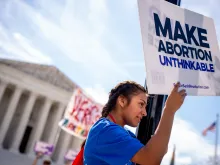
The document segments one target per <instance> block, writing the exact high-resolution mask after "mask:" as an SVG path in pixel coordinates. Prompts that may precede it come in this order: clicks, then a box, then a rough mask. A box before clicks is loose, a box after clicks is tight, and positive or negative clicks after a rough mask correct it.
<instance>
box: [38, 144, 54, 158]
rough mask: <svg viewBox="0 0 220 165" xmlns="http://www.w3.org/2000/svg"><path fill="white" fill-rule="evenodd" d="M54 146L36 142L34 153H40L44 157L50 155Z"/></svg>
mask: <svg viewBox="0 0 220 165" xmlns="http://www.w3.org/2000/svg"><path fill="white" fill-rule="evenodd" d="M53 150H54V146H53V145H52V144H48V143H46V142H42V141H38V142H36V143H35V146H34V151H35V152H36V153H37V152H41V153H42V154H44V155H51V154H52V153H53Z"/></svg>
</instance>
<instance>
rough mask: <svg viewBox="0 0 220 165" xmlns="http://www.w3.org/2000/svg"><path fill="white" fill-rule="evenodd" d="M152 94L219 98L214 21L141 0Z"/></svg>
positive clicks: (162, 2) (162, 3) (219, 54)
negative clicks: (175, 90)
mask: <svg viewBox="0 0 220 165" xmlns="http://www.w3.org/2000/svg"><path fill="white" fill-rule="evenodd" d="M138 8H139V16H140V25H141V34H142V40H143V49H144V57H145V67H146V80H147V88H148V92H149V94H169V93H170V90H171V89H172V87H173V84H174V83H176V82H178V81H179V82H180V83H181V88H184V89H186V91H187V94H188V95H194V96H196V95H205V96H208V95H220V52H219V47H218V41H217V37H216V31H215V26H214V22H213V19H211V18H209V17H206V16H203V15H201V14H198V13H195V12H192V11H189V10H186V9H183V8H181V7H179V6H176V5H173V4H171V3H169V2H166V1H165V0H138Z"/></svg>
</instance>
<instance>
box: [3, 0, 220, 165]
mask: <svg viewBox="0 0 220 165" xmlns="http://www.w3.org/2000/svg"><path fill="white" fill-rule="evenodd" d="M181 7H182V8H187V9H189V10H192V11H195V12H198V13H201V14H203V15H205V16H208V17H212V18H213V20H214V22H215V28H216V31H217V36H218V39H219V40H218V41H220V20H219V19H218V16H219V15H220V10H219V7H220V1H219V0H209V1H205V0H193V1H191V0H183V1H182V4H181ZM0 8H1V10H0V57H1V58H6V59H14V60H21V61H28V62H34V63H40V64H48V65H54V66H56V67H57V68H58V69H60V70H61V71H62V72H63V73H64V74H66V75H67V76H68V77H69V78H70V79H71V80H73V81H74V82H75V83H77V84H78V85H79V86H80V87H82V88H83V89H84V90H85V91H86V92H87V93H88V94H89V95H91V96H92V97H93V98H94V99H95V100H96V101H98V102H100V103H103V104H104V103H105V102H106V100H107V97H108V92H109V91H110V90H111V88H112V87H114V86H115V85H116V84H117V83H118V82H120V81H124V80H134V81H136V82H138V83H140V84H142V85H144V81H145V73H146V72H145V65H144V55H143V48H142V38H141V32H140V23H139V15H138V8H137V2H136V0H120V1H119V0H111V1H110V0H90V1H89V0H85V1H77V0H62V1H61V0H47V1H45V0H20V1H19V0H2V1H0ZM219 43H220V42H219ZM219 109H220V97H211V96H209V97H207V96H203V97H202V96H187V98H186V100H185V102H184V105H183V106H182V107H181V108H180V110H179V111H178V112H177V114H176V117H175V122H174V126H173V130H172V135H171V140H170V143H169V150H168V153H167V154H166V156H165V157H164V160H163V163H162V165H167V164H169V162H170V158H171V154H172V149H173V145H174V144H175V145H176V165H196V164H199V163H201V162H204V161H205V160H206V159H208V157H209V156H212V155H213V154H214V140H215V134H214V133H208V135H207V136H206V137H203V136H202V135H201V132H202V130H203V129H204V128H206V127H207V126H209V125H210V124H211V123H212V122H213V121H214V120H215V117H216V113H217V112H219ZM184 136H185V137H184ZM219 144H220V140H219ZM219 153H220V148H219Z"/></svg>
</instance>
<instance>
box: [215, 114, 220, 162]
mask: <svg viewBox="0 0 220 165" xmlns="http://www.w3.org/2000/svg"><path fill="white" fill-rule="evenodd" d="M218 125H219V114H217V115H216V132H215V157H214V161H215V162H214V165H218V160H217V159H218Z"/></svg>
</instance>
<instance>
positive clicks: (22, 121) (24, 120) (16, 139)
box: [11, 93, 37, 152]
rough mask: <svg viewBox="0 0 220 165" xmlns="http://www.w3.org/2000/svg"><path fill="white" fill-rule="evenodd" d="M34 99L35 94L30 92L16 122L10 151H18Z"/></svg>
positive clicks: (35, 97)
mask: <svg viewBox="0 0 220 165" xmlns="http://www.w3.org/2000/svg"><path fill="white" fill-rule="evenodd" d="M36 99H37V94H35V93H30V95H29V98H28V100H27V103H26V105H25V108H24V112H23V113H22V116H21V119H20V123H18V128H17V130H16V133H15V136H14V138H13V141H12V147H11V150H12V151H15V152H18V149H19V146H20V143H21V141H22V138H23V135H24V132H25V129H26V127H27V124H28V121H29V117H30V115H31V112H32V109H33V106H34V103H35V101H36Z"/></svg>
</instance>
